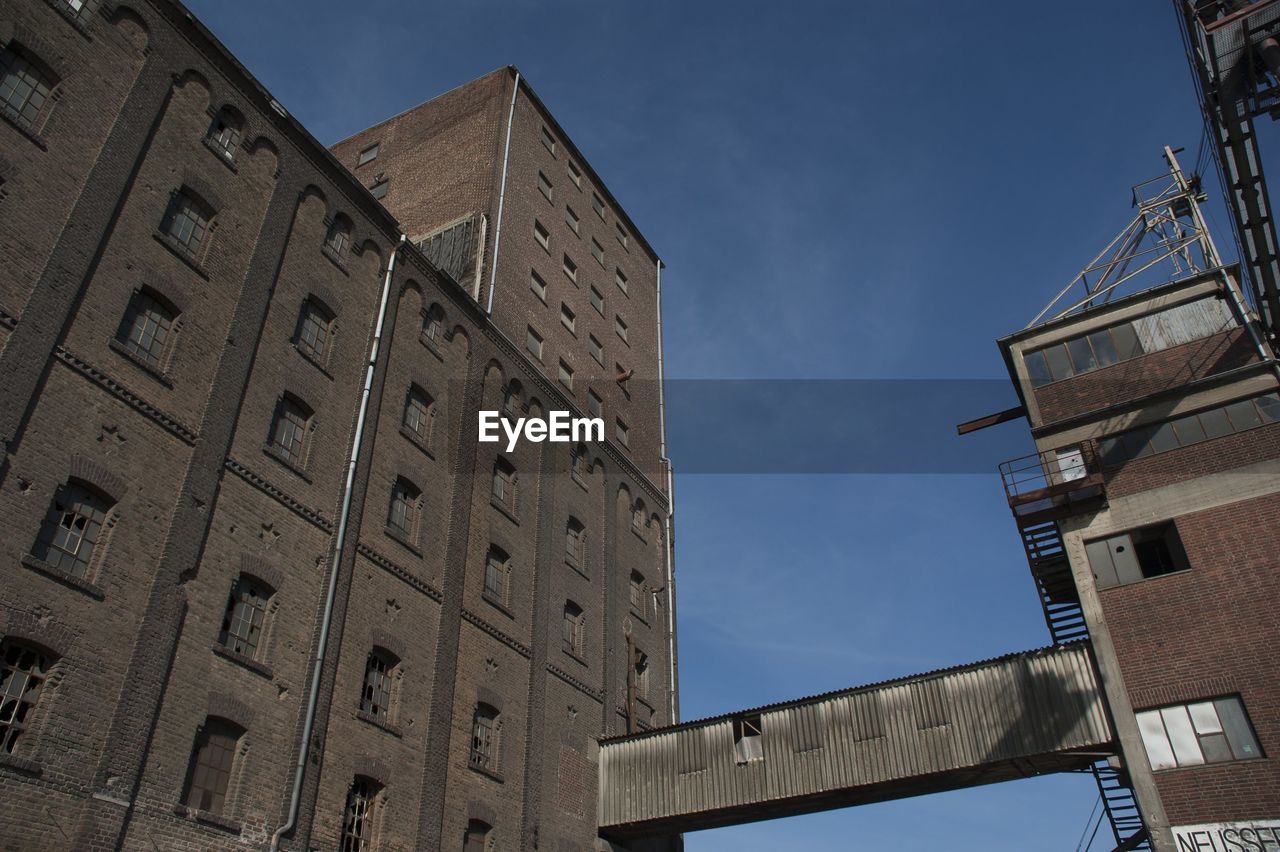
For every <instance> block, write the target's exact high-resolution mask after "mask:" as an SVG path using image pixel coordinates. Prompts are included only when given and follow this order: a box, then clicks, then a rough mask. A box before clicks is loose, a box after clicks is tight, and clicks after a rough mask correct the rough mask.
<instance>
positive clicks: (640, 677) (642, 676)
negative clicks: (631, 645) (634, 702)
mask: <svg viewBox="0 0 1280 852" xmlns="http://www.w3.org/2000/svg"><path fill="white" fill-rule="evenodd" d="M631 672H632V676H633V677H634V678H635V684H636V697H637V698H648V697H649V657H648V655H647V654H645V652H644V651H641V650H640V649H639V648H636V650H635V656H634V657H633V658H632V660H631Z"/></svg>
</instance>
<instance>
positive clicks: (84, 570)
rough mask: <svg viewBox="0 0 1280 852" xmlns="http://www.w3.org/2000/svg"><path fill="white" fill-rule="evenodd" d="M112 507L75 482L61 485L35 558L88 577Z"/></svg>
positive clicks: (39, 540) (36, 545)
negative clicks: (99, 539)
mask: <svg viewBox="0 0 1280 852" xmlns="http://www.w3.org/2000/svg"><path fill="white" fill-rule="evenodd" d="M108 508H109V506H108V504H107V502H106V501H105V500H104V499H102V498H101V497H99V496H98V495H97V494H94V493H92V492H90V491H88V490H86V489H85V488H83V487H82V486H80V485H78V484H76V483H74V482H68V483H66V484H65V485H62V486H59V488H58V490H57V491H55V492H54V495H53V502H51V503H50V504H49V510H48V512H46V513H45V517H44V523H42V524H41V525H40V532H39V534H38V535H37V538H36V542H35V545H34V546H33V547H32V548H31V555H32V556H34V557H36V558H37V559H39V560H41V561H42V562H46V563H48V564H50V565H52V566H54V567H55V568H61V569H62V570H64V571H66V572H67V573H69V574H71V575H73V576H75V577H87V576H88V573H89V563H90V561H91V560H92V559H93V550H94V548H95V547H96V546H97V543H98V534H99V533H100V532H101V531H102V525H103V524H104V523H105V522H106V519H107V509H108Z"/></svg>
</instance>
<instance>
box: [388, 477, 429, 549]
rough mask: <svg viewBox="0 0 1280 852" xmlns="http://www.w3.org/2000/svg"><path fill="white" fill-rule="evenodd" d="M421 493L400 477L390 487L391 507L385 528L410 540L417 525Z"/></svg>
mask: <svg viewBox="0 0 1280 852" xmlns="http://www.w3.org/2000/svg"><path fill="white" fill-rule="evenodd" d="M421 497H422V492H421V491H420V490H419V489H418V487H417V486H416V485H414V484H413V483H412V482H410V481H409V480H407V479H405V478H403V477H400V478H398V479H396V482H395V485H393V486H392V487H391V506H390V508H389V509H388V511H387V526H389V527H390V528H391V529H392V530H394V531H395V532H398V533H400V534H401V535H403V536H405V537H407V538H412V537H413V534H414V531H415V529H416V528H417V524H418V505H419V500H420V498H421Z"/></svg>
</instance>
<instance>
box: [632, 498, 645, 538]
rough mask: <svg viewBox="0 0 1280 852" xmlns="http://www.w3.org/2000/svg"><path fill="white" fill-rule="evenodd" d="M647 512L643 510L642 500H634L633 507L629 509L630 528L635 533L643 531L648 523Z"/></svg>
mask: <svg viewBox="0 0 1280 852" xmlns="http://www.w3.org/2000/svg"><path fill="white" fill-rule="evenodd" d="M648 520H649V518H648V511H647V509H646V508H645V505H644V501H643V500H636V502H635V505H634V506H632V507H631V528H632V529H633V530H635V531H636V532H640V531H642V530H643V529H644V526H645V524H646V523H647V522H648Z"/></svg>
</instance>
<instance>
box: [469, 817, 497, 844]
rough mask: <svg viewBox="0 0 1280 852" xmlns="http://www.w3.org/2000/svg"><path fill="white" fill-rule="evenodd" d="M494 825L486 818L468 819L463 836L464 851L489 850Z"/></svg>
mask: <svg viewBox="0 0 1280 852" xmlns="http://www.w3.org/2000/svg"><path fill="white" fill-rule="evenodd" d="M492 834H493V826H491V825H489V823H487V822H485V821H484V820H478V819H473V820H468V821H467V830H466V833H465V834H463V836H462V852H488V849H489V842H490V840H491V837H490V835H492Z"/></svg>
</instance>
